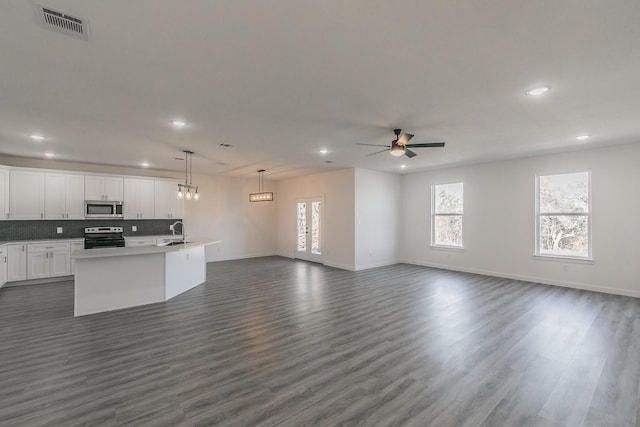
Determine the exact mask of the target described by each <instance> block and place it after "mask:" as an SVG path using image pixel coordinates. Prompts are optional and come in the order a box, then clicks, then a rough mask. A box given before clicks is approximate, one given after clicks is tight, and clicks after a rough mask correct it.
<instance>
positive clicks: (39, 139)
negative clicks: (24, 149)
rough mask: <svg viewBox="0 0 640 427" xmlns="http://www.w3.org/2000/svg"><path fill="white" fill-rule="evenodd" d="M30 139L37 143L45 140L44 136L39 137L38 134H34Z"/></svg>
mask: <svg viewBox="0 0 640 427" xmlns="http://www.w3.org/2000/svg"><path fill="white" fill-rule="evenodd" d="M29 137H30V138H31V139H35V140H36V141H42V140H43V139H44V136H42V135H37V134H35V133H34V134H32V135H29Z"/></svg>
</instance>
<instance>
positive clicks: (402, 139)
mask: <svg viewBox="0 0 640 427" xmlns="http://www.w3.org/2000/svg"><path fill="white" fill-rule="evenodd" d="M411 138H413V135H411V134H410V133H403V134H402V135H400V138H398V144H399V145H406V144H407V142H409V140H410V139H411Z"/></svg>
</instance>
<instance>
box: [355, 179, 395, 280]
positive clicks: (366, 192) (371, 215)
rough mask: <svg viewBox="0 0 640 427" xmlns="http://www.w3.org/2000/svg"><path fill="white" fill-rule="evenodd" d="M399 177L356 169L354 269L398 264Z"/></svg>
mask: <svg viewBox="0 0 640 427" xmlns="http://www.w3.org/2000/svg"><path fill="white" fill-rule="evenodd" d="M401 184H402V177H401V176H400V175H398V174H393V173H386V172H377V171H372V170H368V169H355V269H356V270H364V269H367V268H374V267H381V266H383V265H390V264H395V263H397V262H398V258H399V257H398V252H399V249H400V236H401V232H402V229H401V226H400V224H401V222H402V221H401V220H402V193H401V189H402V187H401Z"/></svg>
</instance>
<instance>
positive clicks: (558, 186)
mask: <svg viewBox="0 0 640 427" xmlns="http://www.w3.org/2000/svg"><path fill="white" fill-rule="evenodd" d="M590 215H591V172H588V171H587V172H575V173H563V174H556V175H539V176H538V177H537V198H536V255H546V256H559V257H569V258H590V257H591V243H590V241H591V238H590V234H591V233H590V229H591V227H590V222H591V221H590Z"/></svg>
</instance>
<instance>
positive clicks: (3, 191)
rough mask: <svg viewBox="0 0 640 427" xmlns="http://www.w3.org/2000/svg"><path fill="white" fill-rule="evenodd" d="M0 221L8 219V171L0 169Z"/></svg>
mask: <svg viewBox="0 0 640 427" xmlns="http://www.w3.org/2000/svg"><path fill="white" fill-rule="evenodd" d="M0 219H9V169H2V168H0Z"/></svg>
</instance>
